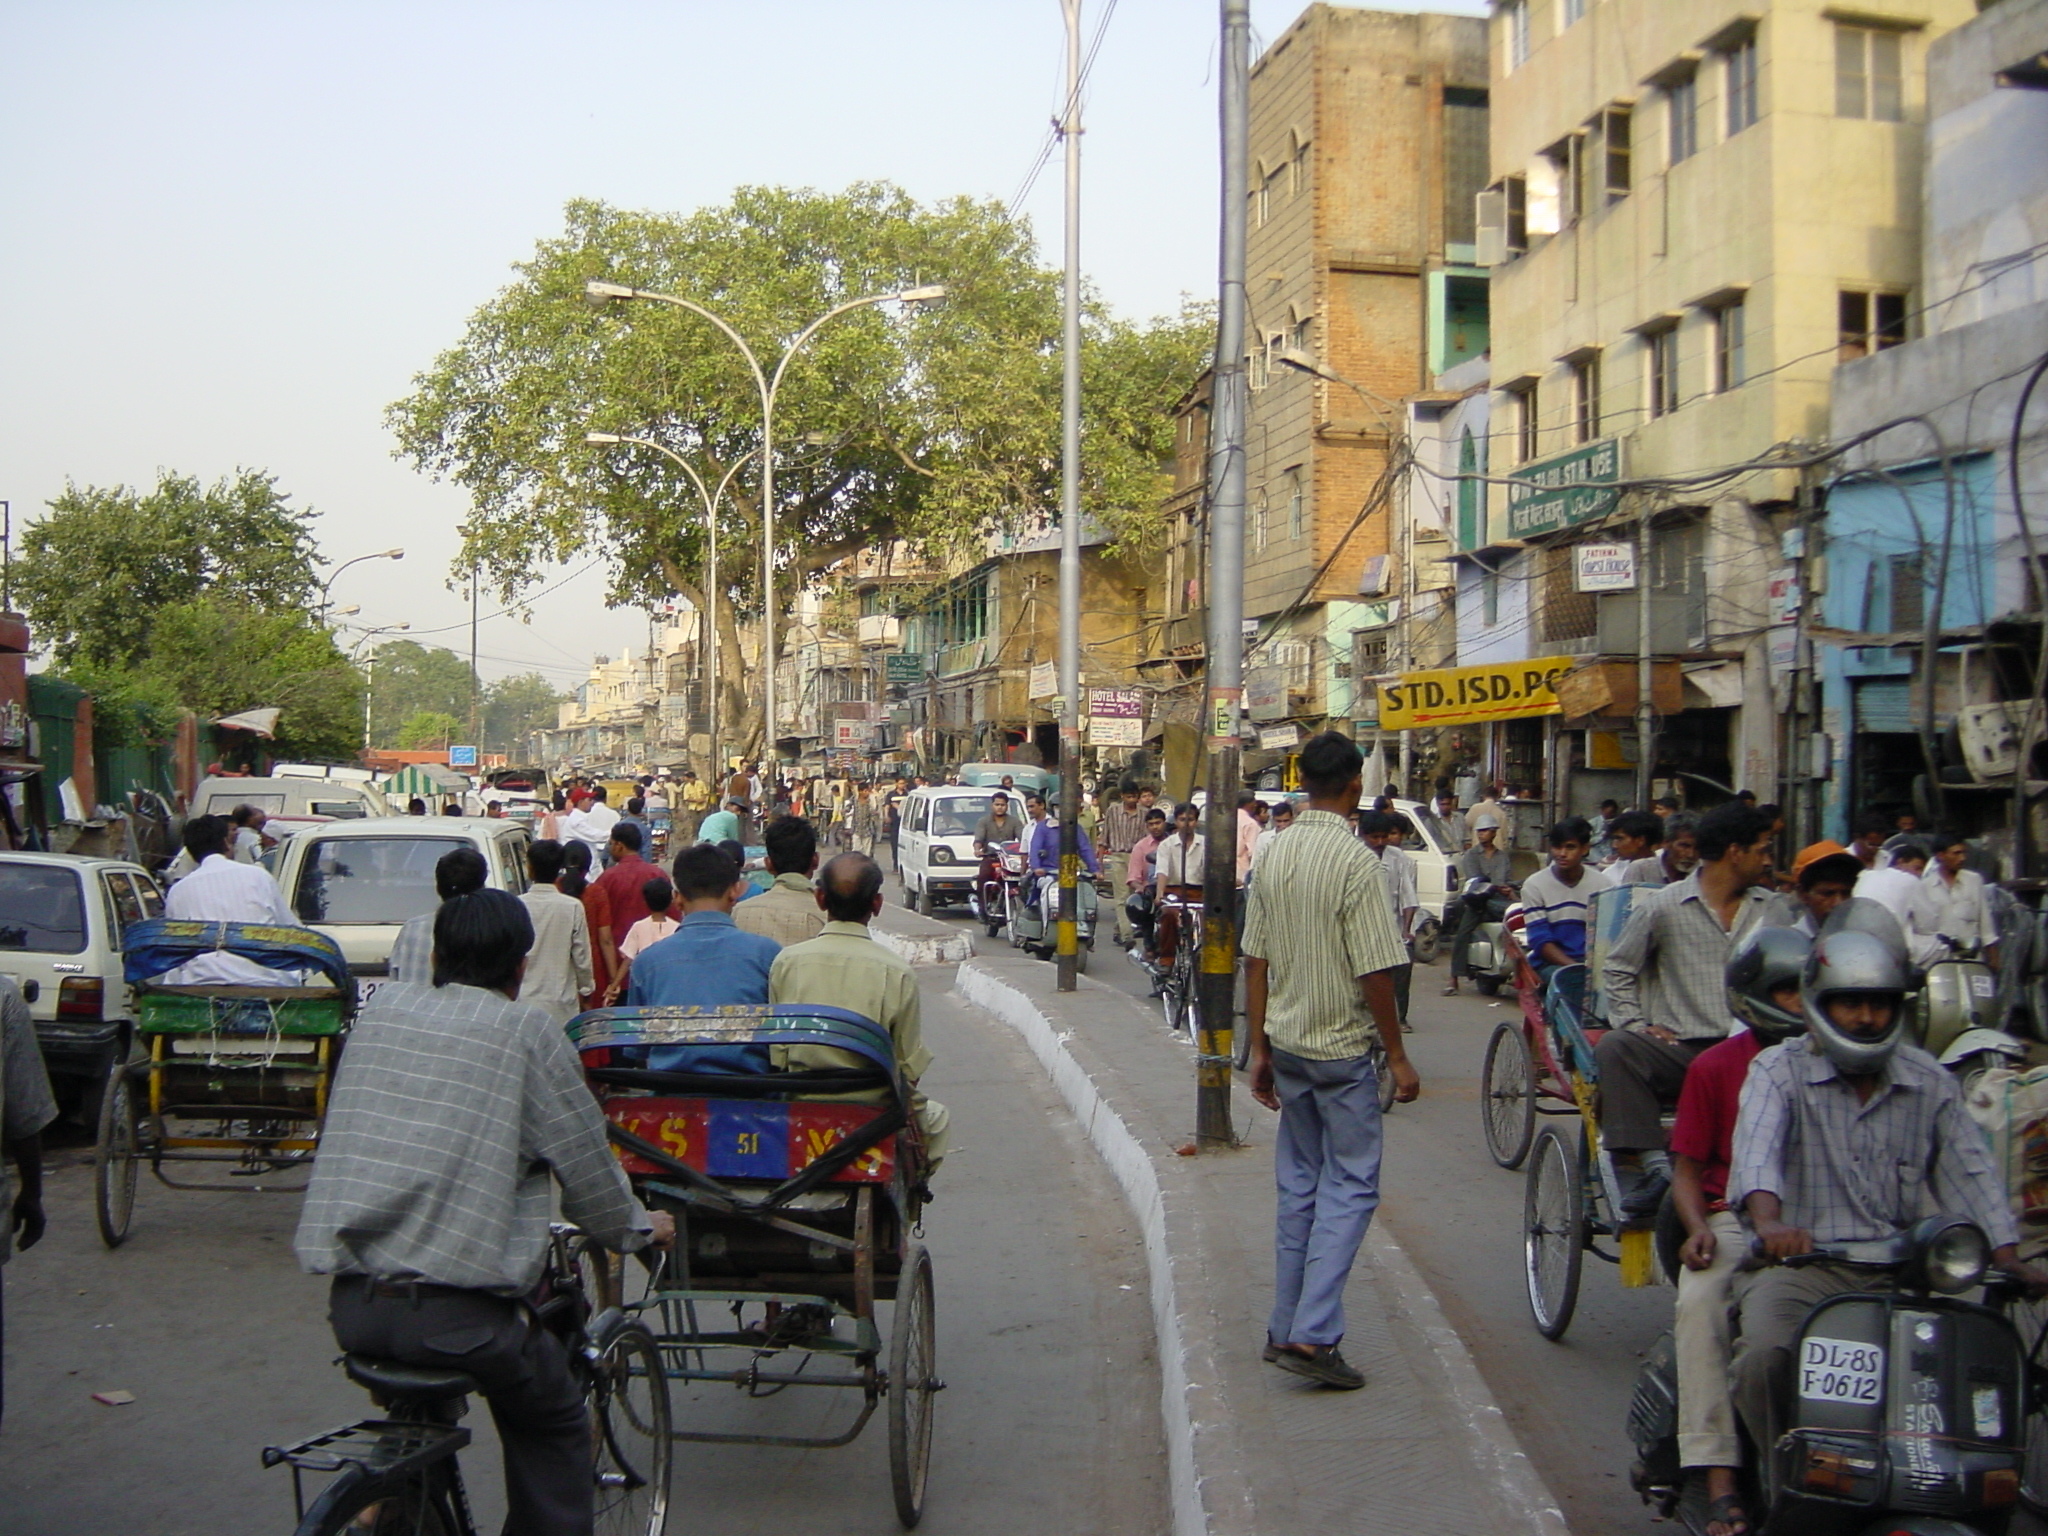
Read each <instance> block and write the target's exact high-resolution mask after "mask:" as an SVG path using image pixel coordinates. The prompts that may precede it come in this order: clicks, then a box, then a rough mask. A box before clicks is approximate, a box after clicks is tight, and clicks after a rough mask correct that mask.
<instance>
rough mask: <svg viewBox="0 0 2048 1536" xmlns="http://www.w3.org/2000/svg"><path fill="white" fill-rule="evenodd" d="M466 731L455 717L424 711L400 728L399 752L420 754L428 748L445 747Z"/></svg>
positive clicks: (433, 710) (430, 710)
mask: <svg viewBox="0 0 2048 1536" xmlns="http://www.w3.org/2000/svg"><path fill="white" fill-rule="evenodd" d="M465 729H466V727H465V726H464V725H463V723H462V722H461V721H460V720H458V719H456V718H455V716H453V715H450V714H444V713H442V712H441V711H440V710H438V709H423V710H421V711H420V712H419V713H418V714H416V715H414V716H413V717H412V718H411V719H410V720H408V721H406V722H405V724H403V725H401V726H400V727H399V728H398V750H399V751H401V752H419V751H424V750H425V749H426V748H428V747H445V746H447V745H448V744H449V743H450V742H452V741H454V740H455V738H456V737H458V736H460V735H461V734H462V733H463V731H464V730H465Z"/></svg>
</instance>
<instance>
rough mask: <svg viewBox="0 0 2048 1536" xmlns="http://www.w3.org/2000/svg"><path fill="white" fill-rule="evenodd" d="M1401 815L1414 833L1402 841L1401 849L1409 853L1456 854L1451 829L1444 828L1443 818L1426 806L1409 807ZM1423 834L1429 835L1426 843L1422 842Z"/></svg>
mask: <svg viewBox="0 0 2048 1536" xmlns="http://www.w3.org/2000/svg"><path fill="white" fill-rule="evenodd" d="M1401 814H1402V815H1403V816H1406V817H1407V818H1408V820H1409V821H1410V822H1411V823H1413V824H1414V826H1415V831H1413V832H1411V833H1410V834H1409V835H1408V836H1407V837H1406V838H1404V839H1403V840H1402V843H1401V846H1402V847H1403V848H1406V849H1407V850H1408V851H1409V852H1411V853H1435V852H1438V851H1439V850H1442V851H1444V852H1448V853H1451V854H1456V853H1457V851H1458V849H1457V846H1456V845H1455V844H1454V843H1453V842H1452V840H1451V829H1450V828H1449V827H1447V826H1445V825H1444V822H1443V818H1442V817H1441V816H1439V815H1437V813H1436V812H1435V811H1432V810H1431V809H1430V808H1429V807H1428V806H1426V805H1415V806H1410V807H1409V808H1408V809H1407V810H1405V811H1403V812H1402V813H1401ZM1424 832H1427V833H1428V834H1429V841H1428V842H1424V841H1423V837H1422V834H1423V833H1424Z"/></svg>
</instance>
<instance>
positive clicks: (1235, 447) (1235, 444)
mask: <svg viewBox="0 0 2048 1536" xmlns="http://www.w3.org/2000/svg"><path fill="white" fill-rule="evenodd" d="M1222 11H1223V14H1222V22H1223V45H1222V55H1221V56H1222V67H1221V69H1220V71H1219V73H1220V75H1221V82H1220V89H1221V96H1222V101H1221V110H1220V113H1219V118H1220V125H1221V128H1222V140H1223V144H1222V170H1223V230H1222V241H1221V247H1222V249H1221V253H1220V259H1219V262H1218V267H1219V272H1218V283H1217V297H1218V303H1217V314H1216V383H1215V401H1216V406H1215V416H1214V419H1213V422H1212V425H1211V427H1210V442H1209V484H1210V487H1211V490H1210V501H1209V635H1208V641H1209V644H1208V652H1209V654H1208V663H1207V665H1208V693H1209V698H1208V704H1209V707H1208V709H1207V711H1206V712H1205V713H1206V720H1205V728H1206V730H1207V732H1208V738H1209V740H1208V747H1209V857H1208V863H1207V867H1206V868H1205V870H1204V871H1203V882H1202V906H1203V932H1202V974H1201V980H1200V983H1199V985H1198V993H1199V996H1200V998H1201V1002H1202V1012H1201V1033H1200V1036H1199V1043H1198V1046H1197V1051H1198V1059H1197V1067H1196V1076H1195V1083H1196V1088H1195V1141H1196V1143H1197V1144H1198V1145H1201V1146H1207V1147H1227V1146H1230V1145H1231V1144H1232V1143H1233V1142H1234V1141H1235V1140H1236V1137H1235V1134H1234V1133H1233V1131H1232V1129H1231V1124H1230V1069H1231V1035H1232V1033H1233V1032H1234V1030H1235V1028H1236V1023H1237V792H1238V789H1239V787H1240V786H1241V785H1242V784H1243V782H1244V777H1243V770H1242V767H1241V765H1240V756H1239V753H1240V742H1239V738H1238V717H1239V713H1240V710H1241V705H1242V701H1243V697H1244V500H1245V486H1244V480H1245V464H1244V452H1245V404H1246V388H1245V385H1246V380H1245V374H1244V365H1245V350H1244V267H1245V227H1244V226H1245V207H1244V204H1245V192H1246V186H1247V183H1246V159H1247V151H1246V138H1247V133H1248V125H1249V98H1250V85H1249V79H1248V76H1249V70H1250V61H1249V53H1250V33H1251V16H1250V12H1249V9H1248V0H1222Z"/></svg>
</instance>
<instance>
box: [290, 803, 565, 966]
mask: <svg viewBox="0 0 2048 1536" xmlns="http://www.w3.org/2000/svg"><path fill="white" fill-rule="evenodd" d="M530 840H531V834H530V833H529V832H528V830H527V828H526V824H525V823H524V822H518V821H513V820H511V819H509V818H504V819H499V818H493V817H485V816H379V817H375V818H371V819H368V820H362V821H334V822H329V823H327V824H326V825H324V826H318V827H309V828H307V829H306V830H304V831H303V832H300V833H299V834H298V835H297V836H296V837H293V838H292V839H291V840H290V841H289V842H287V843H286V844H285V845H284V847H283V849H282V851H281V853H280V855H279V858H278V861H277V883H278V885H279V887H280V888H281V889H282V890H283V891H284V899H285V902H286V904H287V905H289V906H290V907H291V909H292V910H293V911H294V912H296V913H297V914H298V916H299V921H300V922H302V923H304V924H305V925H306V926H307V927H308V928H314V929H318V930H319V931H320V932H321V933H324V934H326V935H327V936H328V937H329V938H330V939H332V940H334V942H335V943H336V944H338V945H340V946H341V952H342V954H343V955H344V956H345V957H347V960H348V968H349V970H350V972H351V973H352V974H353V975H354V976H355V977H356V995H357V999H358V1001H360V1002H368V1001H369V999H370V995H371V994H372V993H374V992H375V991H376V990H377V988H378V986H379V985H381V984H382V982H383V980H384V977H385V976H386V975H387V974H388V972H389V963H390V960H391V946H392V945H393V944H395V943H397V942H398V930H399V929H400V928H402V927H404V926H405V924H406V923H407V922H409V921H410V920H411V919H413V918H415V917H420V916H423V915H424V914H426V913H429V912H432V911H433V910H434V909H435V908H436V907H437V906H438V905H440V901H439V898H438V897H437V896H436V895H435V893H434V865H435V864H436V863H437V862H439V860H440V859H441V856H442V855H443V854H447V853H451V852H453V851H454V850H455V849H457V848H474V849H476V850H477V851H478V852H479V853H481V854H482V855H483V856H484V862H485V864H486V865H487V866H488V871H489V872H488V874H487V876H486V883H487V884H488V885H489V886H490V887H491V888H492V889H494V890H501V891H511V892H513V893H514V894H517V893H519V892H521V891H524V890H525V889H526V888H527V885H528V883H529V882H528V878H527V871H526V847H527V844H528V842H529V841H530Z"/></svg>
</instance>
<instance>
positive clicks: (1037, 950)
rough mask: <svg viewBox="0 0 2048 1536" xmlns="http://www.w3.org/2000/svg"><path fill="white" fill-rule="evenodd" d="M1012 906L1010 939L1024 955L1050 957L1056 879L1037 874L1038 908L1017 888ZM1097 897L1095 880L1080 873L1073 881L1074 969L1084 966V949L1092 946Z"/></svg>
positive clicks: (1057, 895)
mask: <svg viewBox="0 0 2048 1536" xmlns="http://www.w3.org/2000/svg"><path fill="white" fill-rule="evenodd" d="M1022 862H1023V856H1022V855H1021V854H1020V855H1019V856H1018V863H1019V872H1020V874H1021V873H1022ZM1013 894H1014V897H1015V901H1014V905H1012V906H1011V908H1010V942H1011V943H1012V944H1014V945H1016V946H1017V947H1018V948H1019V949H1021V950H1023V951H1024V952H1025V953H1026V954H1027V955H1036V956H1038V958H1039V959H1041V960H1050V959H1051V958H1052V957H1053V951H1054V948H1055V945H1056V943H1057V939H1058V936H1057V934H1056V933H1055V932H1054V928H1055V925H1056V915H1055V914H1056V913H1057V911H1058V905H1059V899H1060V887H1059V882H1058V881H1057V880H1055V879H1054V878H1053V877H1052V876H1050V875H1045V876H1041V877H1039V888H1038V910H1036V911H1033V910H1032V908H1031V904H1030V903H1029V902H1027V901H1025V900H1024V896H1023V891H1022V890H1021V888H1020V889H1019V890H1017V891H1016V892H1014V893H1013ZM1099 906H1100V898H1099V897H1098V896H1097V895H1096V893H1095V882H1094V881H1093V880H1092V879H1089V878H1088V877H1087V875H1086V873H1085V872H1084V873H1083V875H1082V877H1081V878H1080V879H1079V880H1077V881H1075V882H1074V936H1075V938H1076V940H1077V941H1078V948H1077V949H1076V951H1075V954H1074V968H1075V969H1076V970H1079V971H1085V970H1087V969H1088V952H1089V951H1090V950H1092V949H1093V948H1094V947H1095V914H1096V911H1097V909H1098V907H1099Z"/></svg>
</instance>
